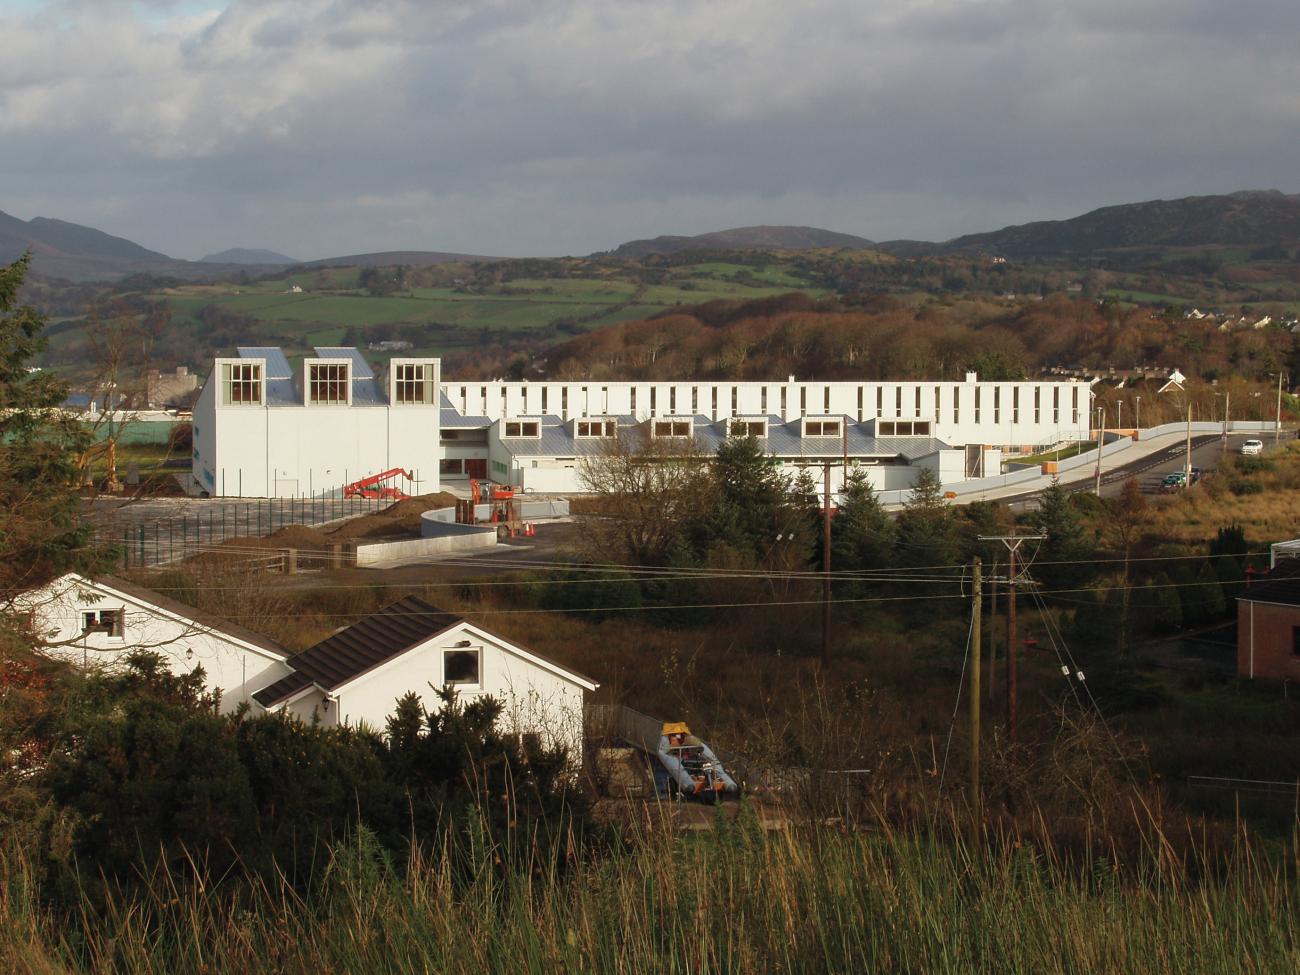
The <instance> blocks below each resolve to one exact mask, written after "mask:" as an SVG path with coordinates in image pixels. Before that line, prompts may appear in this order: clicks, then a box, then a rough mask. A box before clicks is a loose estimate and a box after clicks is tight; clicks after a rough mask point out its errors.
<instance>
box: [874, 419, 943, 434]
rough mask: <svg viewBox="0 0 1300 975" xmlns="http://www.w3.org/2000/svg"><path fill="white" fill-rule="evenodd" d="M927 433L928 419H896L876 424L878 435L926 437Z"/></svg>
mask: <svg viewBox="0 0 1300 975" xmlns="http://www.w3.org/2000/svg"><path fill="white" fill-rule="evenodd" d="M929 435H930V421H929V420H898V421H896V422H889V421H885V422H883V423H878V424H876V436H878V437H928V436H929Z"/></svg>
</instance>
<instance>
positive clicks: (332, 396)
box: [307, 362, 351, 406]
mask: <svg viewBox="0 0 1300 975" xmlns="http://www.w3.org/2000/svg"><path fill="white" fill-rule="evenodd" d="M348 371H349V370H348V363H346V362H310V363H308V364H307V402H308V403H316V404H319V405H334V406H339V405H342V406H346V405H347V404H348V402H349V399H350V397H349V395H348V394H349V392H350V389H349V387H350V386H351V381H350V377H349V376H348Z"/></svg>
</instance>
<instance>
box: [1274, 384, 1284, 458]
mask: <svg viewBox="0 0 1300 975" xmlns="http://www.w3.org/2000/svg"><path fill="white" fill-rule="evenodd" d="M1281 439H1282V370H1281V369H1279V370H1278V371H1277V425H1276V426H1275V427H1273V443H1277V442H1278V441H1279V440H1281Z"/></svg>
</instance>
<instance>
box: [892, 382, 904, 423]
mask: <svg viewBox="0 0 1300 975" xmlns="http://www.w3.org/2000/svg"><path fill="white" fill-rule="evenodd" d="M902 415H903V387H902V386H895V387H894V419H898V417H900V416H902Z"/></svg>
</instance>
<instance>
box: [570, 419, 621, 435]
mask: <svg viewBox="0 0 1300 975" xmlns="http://www.w3.org/2000/svg"><path fill="white" fill-rule="evenodd" d="M577 434H578V437H579V438H580V439H581V438H601V439H612V438H613V437H617V436H618V423H617V422H616V421H614V420H579V421H578V426H577Z"/></svg>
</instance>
